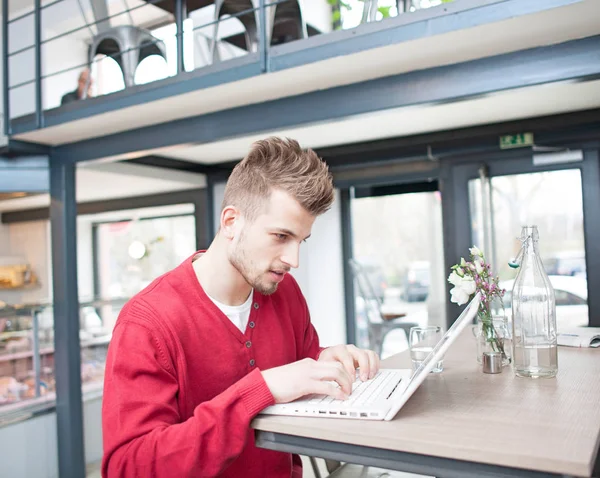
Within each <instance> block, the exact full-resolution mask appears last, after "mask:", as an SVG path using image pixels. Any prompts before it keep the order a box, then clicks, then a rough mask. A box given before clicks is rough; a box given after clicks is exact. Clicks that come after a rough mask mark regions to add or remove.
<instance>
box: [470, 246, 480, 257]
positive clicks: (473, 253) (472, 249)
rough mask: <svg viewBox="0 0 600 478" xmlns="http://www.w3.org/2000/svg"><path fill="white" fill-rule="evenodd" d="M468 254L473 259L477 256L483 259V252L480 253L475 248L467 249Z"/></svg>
mask: <svg viewBox="0 0 600 478" xmlns="http://www.w3.org/2000/svg"><path fill="white" fill-rule="evenodd" d="M469 252H470V253H471V255H472V256H473V257H477V256H479V257H483V252H481V251H480V250H479V248H478V247H477V246H473V247H471V248H470V249H469Z"/></svg>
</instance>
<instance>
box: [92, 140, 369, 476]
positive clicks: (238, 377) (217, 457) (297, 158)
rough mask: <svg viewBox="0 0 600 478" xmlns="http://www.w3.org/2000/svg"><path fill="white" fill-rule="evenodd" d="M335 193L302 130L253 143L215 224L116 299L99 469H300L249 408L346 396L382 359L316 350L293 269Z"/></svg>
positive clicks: (349, 350)
mask: <svg viewBox="0 0 600 478" xmlns="http://www.w3.org/2000/svg"><path fill="white" fill-rule="evenodd" d="M333 199H334V193H333V184H332V179H331V175H330V173H329V172H328V169H327V166H326V165H325V164H324V163H323V162H322V161H321V159H320V158H319V157H318V156H317V155H316V154H315V153H314V152H313V151H311V150H303V149H302V148H300V146H299V145H298V143H297V142H296V141H292V140H283V139H279V138H269V139H266V140H264V141H259V142H258V143H256V144H254V145H253V147H252V149H251V150H250V152H249V153H248V155H247V156H246V158H244V160H243V161H241V162H240V163H239V164H238V165H237V166H236V167H235V168H234V170H233V172H232V174H231V176H230V178H229V180H228V182H227V186H226V189H225V197H224V201H223V206H222V211H221V215H220V228H219V231H218V233H217V235H216V237H215V239H214V240H213V242H212V244H211V245H210V247H209V248H208V250H206V251H199V252H198V253H196V254H194V255H193V256H192V257H190V258H189V259H188V260H186V261H185V262H184V263H183V264H181V265H180V266H178V267H177V268H175V269H174V270H172V271H170V272H168V273H166V274H164V275H163V276H161V277H159V278H158V279H156V280H155V281H154V282H153V283H152V284H150V285H149V286H148V287H147V288H145V289H144V290H142V291H141V292H140V293H139V294H137V295H136V296H135V297H133V298H132V299H131V300H130V301H129V302H128V303H127V304H126V305H125V307H124V308H123V310H122V311H121V313H120V315H119V319H118V321H117V324H116V326H115V329H114V332H113V337H112V341H111V343H110V346H109V351H108V358H107V363H106V374H105V381H104V398H103V405H102V423H103V441H104V456H103V463H102V476H103V477H104V478H107V477H110V478H113V477H157V478H160V477H169V478H170V477H178V478H186V477H199V476H224V477H229V476H230V477H242V476H243V477H245V478H252V477H260V478H263V477H267V476H268V477H286V478H287V477H290V476H293V477H301V476H302V470H301V462H300V459H299V457H297V456H294V457H292V455H290V454H286V453H281V452H275V451H270V450H264V449H259V448H257V447H256V446H255V443H254V434H253V431H252V430H251V429H250V426H249V425H250V421H251V420H252V419H253V418H254V417H255V416H256V415H257V414H258V413H260V412H261V411H262V410H264V409H265V408H267V407H270V406H277V405H278V404H284V403H288V402H292V401H294V400H296V399H298V398H300V397H304V396H307V395H309V396H328V397H331V398H332V399H334V400H339V401H345V399H347V398H348V396H349V395H350V393H351V392H352V388H353V387H356V383H355V374H356V370H357V369H359V372H360V377H359V378H360V379H361V381H365V382H366V381H368V380H369V379H373V378H374V377H375V376H376V374H377V373H378V370H379V358H378V357H377V356H376V354H375V353H373V352H372V351H367V350H360V349H358V348H356V347H355V346H353V345H339V346H335V347H329V348H326V349H323V348H321V347H320V346H319V339H318V337H317V334H316V332H315V329H314V327H313V326H312V324H311V322H310V317H309V313H308V309H307V305H306V301H305V299H304V297H303V295H302V293H301V291H300V288H299V287H298V285H297V284H296V282H295V280H294V279H293V278H292V277H291V276H290V275H289V274H287V273H288V272H289V271H290V269H291V268H296V267H298V256H299V248H300V245H301V243H302V242H303V241H305V240H306V239H308V237H309V236H310V233H311V229H312V225H313V222H314V220H315V218H316V217H317V216H319V215H321V214H323V213H324V212H325V211H326V210H328V209H329V207H330V206H331V204H332V202H333Z"/></svg>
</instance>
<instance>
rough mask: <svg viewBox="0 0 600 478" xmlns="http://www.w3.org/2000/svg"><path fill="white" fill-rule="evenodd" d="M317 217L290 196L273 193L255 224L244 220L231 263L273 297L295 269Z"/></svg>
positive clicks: (231, 256) (231, 250) (278, 192)
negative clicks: (301, 247)
mask: <svg viewBox="0 0 600 478" xmlns="http://www.w3.org/2000/svg"><path fill="white" fill-rule="evenodd" d="M314 221H315V217H314V216H313V215H311V214H310V213H309V212H307V211H306V210H305V209H304V208H303V207H302V206H301V205H300V204H299V203H298V202H297V201H296V200H295V199H293V198H292V197H291V196H290V195H289V194H287V193H285V192H283V191H280V190H273V191H272V193H271V196H270V198H269V200H268V201H267V204H266V205H265V207H264V209H263V210H262V211H261V212H259V215H258V216H257V217H256V218H255V220H254V221H252V222H248V221H244V220H243V218H241V221H240V224H239V225H238V227H237V231H238V232H237V233H236V234H235V237H234V238H233V240H232V243H231V246H230V249H229V261H230V262H231V264H232V265H233V266H234V267H235V268H236V269H237V270H238V272H239V273H240V274H241V275H242V276H243V277H244V279H245V280H246V282H247V283H248V284H250V285H251V286H252V287H253V288H254V289H256V290H257V291H258V292H260V293H261V294H265V295H268V294H272V293H273V292H275V291H276V290H277V286H278V285H279V283H280V282H281V281H282V280H283V277H284V276H285V274H286V273H287V272H289V270H290V269H291V268H292V267H294V268H295V267H298V263H299V254H300V244H301V243H302V242H303V241H305V240H306V239H308V237H309V236H310V232H311V229H312V225H313V223H314Z"/></svg>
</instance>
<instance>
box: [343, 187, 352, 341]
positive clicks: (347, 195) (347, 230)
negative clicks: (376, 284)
mask: <svg viewBox="0 0 600 478" xmlns="http://www.w3.org/2000/svg"><path fill="white" fill-rule="evenodd" d="M351 202H352V191H351V189H350V188H344V189H340V215H341V224H342V262H343V264H342V270H343V272H344V305H345V309H346V341H347V343H348V344H355V345H356V305H355V304H356V302H355V297H354V276H353V274H352V270H351V268H350V259H351V258H352V257H353V256H354V251H353V244H352V209H351Z"/></svg>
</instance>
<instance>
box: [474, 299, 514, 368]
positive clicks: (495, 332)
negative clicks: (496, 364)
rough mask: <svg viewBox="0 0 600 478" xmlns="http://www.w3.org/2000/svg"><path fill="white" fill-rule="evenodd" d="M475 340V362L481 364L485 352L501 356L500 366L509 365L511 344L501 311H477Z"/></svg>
mask: <svg viewBox="0 0 600 478" xmlns="http://www.w3.org/2000/svg"><path fill="white" fill-rule="evenodd" d="M474 334H475V338H476V339H477V362H478V363H479V364H481V363H482V355H483V354H484V353H486V352H500V353H501V354H502V366H504V367H505V366H507V365H510V363H511V361H512V359H511V342H510V329H509V327H508V319H507V318H506V314H504V313H502V309H500V310H494V311H493V312H492V311H491V310H489V309H488V310H483V311H482V310H479V311H478V313H477V326H476V327H475V329H474Z"/></svg>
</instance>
